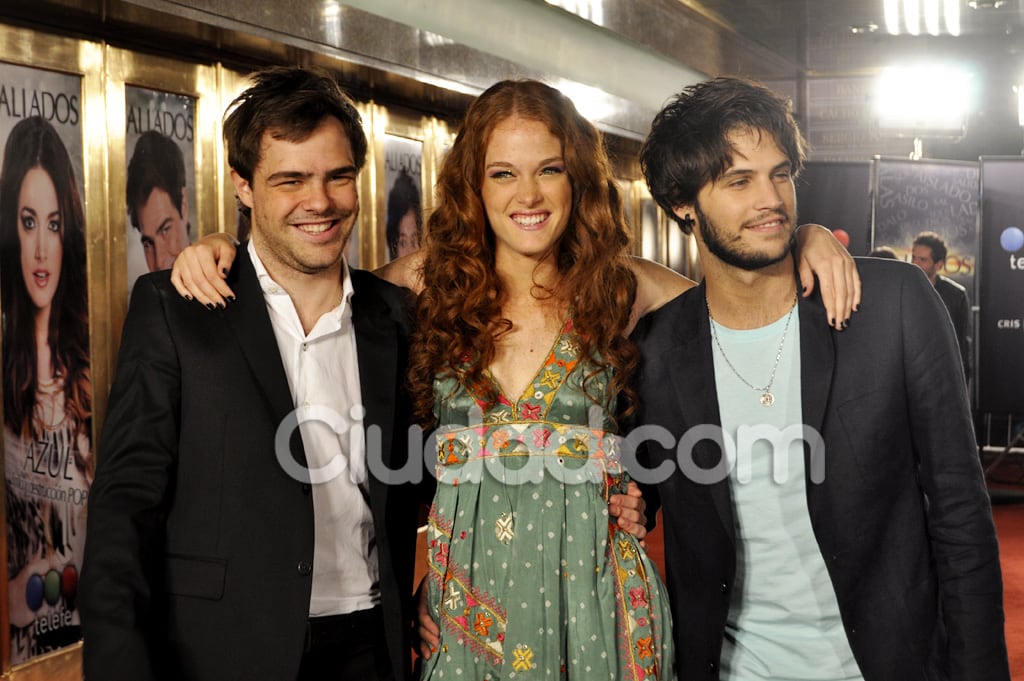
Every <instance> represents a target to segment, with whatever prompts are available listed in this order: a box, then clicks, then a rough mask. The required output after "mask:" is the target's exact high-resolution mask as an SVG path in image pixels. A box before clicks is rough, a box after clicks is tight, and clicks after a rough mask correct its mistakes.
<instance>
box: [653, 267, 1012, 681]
mask: <svg viewBox="0 0 1024 681" xmlns="http://www.w3.org/2000/svg"><path fill="white" fill-rule="evenodd" d="M858 267H859V268H860V273H861V277H862V279H863V285H864V287H863V304H862V305H861V311H859V312H857V313H856V314H855V315H854V316H853V319H852V321H851V323H850V326H849V328H848V329H847V330H845V331H842V332H836V331H834V330H832V329H831V328H830V327H828V326H827V324H826V322H825V311H824V307H823V305H822V304H821V301H820V299H801V300H800V303H799V306H800V360H801V376H802V378H801V390H802V408H803V419H804V423H805V425H807V426H810V427H813V428H814V429H815V430H816V431H817V432H818V433H820V434H821V436H822V438H823V444H824V447H823V449H821V450H819V454H821V455H822V456H823V459H819V463H820V462H821V461H823V462H824V466H825V468H824V480H823V481H822V482H821V483H820V484H815V483H812V482H810V481H808V482H807V511H808V514H809V516H810V520H811V525H812V527H813V530H814V536H815V538H816V540H817V543H818V546H819V547H820V549H821V555H822V557H823V558H824V560H825V564H826V567H827V569H828V573H829V576H830V578H831V581H832V585H833V587H834V589H835V593H836V598H837V600H838V603H839V609H840V613H841V616H842V621H843V625H844V627H845V629H846V634H847V637H848V639H849V642H850V646H851V648H852V650H853V653H854V656H855V657H856V659H857V662H858V664H859V665H860V668H861V671H862V673H863V675H864V678H865V679H866V681H881V680H891V681H907V680H909V679H915V680H916V679H932V680H934V679H952V680H956V681H966V680H968V679H974V680H977V681H1000V680H1006V679H1009V672H1008V670H1007V658H1006V645H1005V641H1004V637H1003V610H1002V581H1001V575H1000V567H999V556H998V549H997V545H996V537H995V529H994V526H993V523H992V518H991V510H990V507H989V502H988V497H987V494H986V489H985V482H984V479H983V476H982V472H981V467H980V464H979V461H978V451H977V446H976V444H975V441H974V435H973V430H972V426H971V418H970V412H969V409H968V405H967V401H966V391H964V389H963V386H962V385H961V384H959V382H958V381H950V380H949V374H950V373H951V372H955V371H957V367H958V366H959V353H958V351H957V347H956V341H955V339H954V338H953V333H952V327H951V326H950V324H948V323H946V322H945V318H946V311H945V310H944V309H943V307H942V302H941V301H940V300H939V297H938V296H937V295H935V292H934V291H932V290H931V286H930V285H929V282H928V280H927V278H926V277H925V276H924V275H923V273H922V272H921V271H920V270H918V269H917V268H915V267H913V266H912V265H908V264H906V263H899V262H891V261H883V260H877V259H871V258H868V259H860V260H858ZM634 338H635V339H636V340H637V342H638V343H639V346H640V350H641V355H642V358H643V365H642V369H641V374H640V377H639V383H638V397H639V413H638V419H639V422H640V423H641V424H645V425H647V426H660V427H661V429H664V431H667V433H670V434H671V437H670V438H665V439H663V440H662V441H661V442H657V441H654V440H650V441H648V442H647V443H646V454H643V453H642V454H641V460H640V463H641V464H643V465H644V467H646V468H648V469H649V468H653V467H654V466H658V465H669V466H670V467H671V469H672V470H673V471H674V472H673V473H672V474H671V475H670V476H668V477H665V476H664V475H662V476H660V478H659V480H660V484H658V485H657V486H656V487H651V486H645V489H644V495H645V497H646V498H647V501H648V511H647V513H648V516H649V517H654V513H653V510H654V509H656V508H657V507H658V504H659V501H660V503H661V505H662V510H663V523H664V531H665V545H666V546H665V560H666V564H667V569H666V571H667V573H668V587H669V593H670V597H671V602H672V610H673V616H674V631H675V642H676V654H677V656H678V657H677V667H678V671H679V677H680V678H682V679H706V678H718V665H719V662H720V657H721V649H722V638H723V633H724V628H725V622H726V616H727V613H728V606H729V599H730V591H731V589H732V585H733V581H734V577H735V574H736V548H735V526H734V523H735V519H734V514H733V502H732V494H731V488H730V484H731V483H730V482H729V479H728V477H726V478H725V479H724V480H720V481H719V482H716V483H714V484H701V483H699V482H696V481H694V480H693V479H691V478H692V477H693V476H690V477H688V476H687V475H684V474H683V473H681V472H680V468H679V466H678V465H677V464H676V463H675V462H676V460H677V459H676V455H677V450H676V443H678V442H679V441H680V440H681V438H682V437H683V435H684V434H685V433H686V432H687V431H689V430H690V429H691V428H693V427H694V426H697V425H701V424H710V425H712V426H720V424H721V418H720V412H719V405H718V400H717V395H716V391H715V375H714V364H713V360H712V350H711V336H710V327H709V323H708V315H707V311H706V308H705V304H704V286H703V285H702V286H700V287H696V288H694V289H692V290H691V291H689V292H687V293H684V294H683V295H682V296H680V297H679V298H677V299H675V300H674V301H672V302H670V303H668V304H667V305H666V306H664V307H663V308H661V309H660V310H658V311H657V312H655V313H653V314H651V315H649V316H647V317H646V318H644V319H642V320H641V322H640V324H639V325H638V327H637V330H636V332H635V334H634ZM695 432H696V431H691V435H693V434H695ZM647 436H651V433H650V432H648V433H647ZM683 450H684V455H686V456H689V455H690V450H689V449H687V448H686V447H684V448H683ZM720 457H721V454H720V450H719V448H718V446H717V445H716V444H714V443H713V442H712V441H711V440H708V439H702V440H699V441H697V442H696V444H695V445H694V446H693V449H692V459H693V461H692V462H693V463H694V464H696V465H697V466H699V467H701V468H703V469H710V468H712V467H714V466H715V465H716V464H718V462H719V459H720ZM805 457H806V458H807V461H806V463H807V470H808V475H810V472H811V470H812V467H813V462H812V460H811V452H810V450H809V448H808V447H806V446H805ZM633 473H634V477H637V478H640V477H644V478H645V479H647V480H651V479H652V477H651V472H650V471H644V470H640V469H638V470H635V471H633Z"/></svg>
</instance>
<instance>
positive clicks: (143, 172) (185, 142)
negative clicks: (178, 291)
mask: <svg viewBox="0 0 1024 681" xmlns="http://www.w3.org/2000/svg"><path fill="white" fill-rule="evenodd" d="M195 110H196V102H195V99H194V98H192V97H188V96H185V95H176V94H170V93H167V92H160V91H158V90H149V89H146V88H140V87H133V86H126V87H125V119H126V123H127V125H126V129H125V155H126V158H125V168H126V172H125V177H126V182H125V203H126V209H127V211H128V220H127V228H126V229H127V236H126V241H125V243H126V248H125V251H126V253H127V260H128V262H127V267H128V270H127V271H128V294H129V296H130V295H131V290H132V287H133V286H134V285H135V280H136V279H137V278H138V277H139V276H141V275H143V274H145V273H147V272H156V271H158V270H167V269H170V268H171V266H172V265H173V264H174V259H175V258H177V257H178V253H181V251H182V250H184V249H185V247H186V246H188V245H189V243H190V242H191V241H192V239H193V238H194V237H195V229H194V228H193V227H192V225H193V224H194V223H195V216H196V212H195V208H196V190H195V175H196V173H195V132H194V128H195Z"/></svg>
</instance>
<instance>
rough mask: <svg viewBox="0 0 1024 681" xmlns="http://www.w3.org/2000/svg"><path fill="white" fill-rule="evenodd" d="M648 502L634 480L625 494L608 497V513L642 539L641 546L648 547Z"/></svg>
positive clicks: (630, 532) (624, 528)
mask: <svg viewBox="0 0 1024 681" xmlns="http://www.w3.org/2000/svg"><path fill="white" fill-rule="evenodd" d="M646 508H647V502H646V501H644V498H643V496H642V495H641V494H640V488H639V487H638V486H637V484H636V483H635V482H633V481H632V480H630V481H629V483H628V484H627V485H626V493H625V494H613V495H611V497H610V498H609V499H608V514H609V515H610V516H612V517H613V518H616V522H617V523H618V525H619V527H621V528H622V529H623V530H625V531H626V532H628V533H629V534H631V535H633V536H634V537H636V538H637V539H639V540H640V546H642V547H643V548H647V546H646V544H645V543H644V537H646V536H647V516H646V515H644V510H646Z"/></svg>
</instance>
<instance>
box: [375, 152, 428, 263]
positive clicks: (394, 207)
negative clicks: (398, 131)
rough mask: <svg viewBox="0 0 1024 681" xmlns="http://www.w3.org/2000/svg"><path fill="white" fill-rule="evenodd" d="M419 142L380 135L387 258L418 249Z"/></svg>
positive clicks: (420, 216) (420, 220)
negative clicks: (385, 204) (382, 140)
mask: <svg viewBox="0 0 1024 681" xmlns="http://www.w3.org/2000/svg"><path fill="white" fill-rule="evenodd" d="M422 165H423V142H420V141H418V140H411V139H407V138H405V137H397V136H395V135H385V136H384V191H385V193H386V194H385V195H386V197H387V199H386V201H387V213H386V215H385V220H384V236H385V241H386V243H387V260H389V261H390V260H394V259H396V258H400V257H402V256H403V255H409V254H410V253H414V252H416V251H417V250H419V247H420V240H421V239H422V234H423V201H422V196H423V187H422V185H423V179H422V178H423V174H422V170H421V168H422Z"/></svg>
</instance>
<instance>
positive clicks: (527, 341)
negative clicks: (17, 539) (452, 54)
mask: <svg viewBox="0 0 1024 681" xmlns="http://www.w3.org/2000/svg"><path fill="white" fill-rule="evenodd" d="M437 192H438V204H437V205H438V207H437V210H435V211H434V213H433V214H432V215H431V216H430V219H429V222H428V227H427V239H426V244H425V250H424V255H423V259H422V281H423V284H424V286H423V290H422V292H421V294H420V296H419V298H418V305H417V318H416V323H417V327H416V328H417V329H418V331H417V332H416V334H415V335H414V337H413V345H412V349H411V373H410V375H411V390H412V395H413V396H414V399H415V400H416V401H417V407H418V409H419V412H420V413H419V415H420V417H421V419H422V420H424V421H428V422H431V423H433V424H434V425H435V426H436V428H437V431H436V438H435V439H436V443H437V454H438V460H437V470H438V486H437V493H436V495H435V498H434V503H433V505H432V507H431V510H430V515H429V524H428V535H427V544H428V577H427V579H428V597H427V603H428V610H429V612H430V614H431V616H432V618H433V619H434V620H435V621H436V622H437V624H438V626H439V629H440V641H439V645H437V646H436V647H435V650H434V652H433V653H432V654H431V655H430V658H429V659H428V660H427V661H426V663H425V665H424V672H423V678H424V679H454V678H463V679H513V678H525V679H534V678H537V679H540V678H544V679H558V678H578V679H588V680H589V679H609V680H611V681H614V680H616V679H658V678H666V679H667V678H673V677H674V675H673V674H672V668H673V656H672V650H671V629H670V626H671V620H670V615H669V612H668V599H667V597H666V596H665V594H664V586H663V585H662V582H661V580H660V578H659V577H658V573H657V570H656V568H655V567H654V565H653V564H652V563H651V562H650V560H649V559H648V557H647V555H646V553H645V552H644V551H643V549H642V548H641V547H640V545H639V543H638V540H637V539H636V538H634V537H632V536H631V535H629V534H627V533H626V532H624V531H623V530H622V529H620V528H619V526H618V525H617V524H616V523H614V522H610V521H609V516H608V498H609V495H610V494H612V493H615V492H622V491H624V489H625V485H626V482H627V478H626V475H625V473H624V472H623V470H622V467H621V465H620V461H619V452H618V444H617V441H616V439H615V438H614V436H613V433H614V430H615V424H616V416H617V414H616V404H617V397H618V395H619V394H620V393H628V388H627V387H626V386H627V380H628V377H629V374H630V371H631V369H632V368H633V367H634V366H635V364H636V352H635V350H634V348H633V346H632V345H631V343H630V342H629V341H628V339H627V338H626V331H627V329H628V327H629V325H630V319H631V315H632V314H633V311H634V309H635V307H636V304H637V282H638V278H639V277H638V273H636V272H635V270H636V269H642V270H644V272H645V274H646V275H647V276H648V277H659V278H660V279H661V280H662V281H661V286H660V287H659V289H660V291H659V293H660V294H662V295H665V296H667V298H671V297H672V296H673V295H675V294H676V293H678V292H680V291H682V290H684V288H685V287H686V286H687V284H688V282H687V281H686V280H684V279H682V278H681V277H678V276H677V275H674V274H671V273H669V272H667V271H658V270H660V269H661V268H657V266H654V265H653V264H650V263H646V261H644V262H639V261H633V260H632V259H631V258H630V257H629V255H628V248H629V244H630V238H629V231H628V229H627V227H626V223H625V220H624V218H623V213H622V208H621V202H620V198H619V193H618V191H617V189H616V187H615V184H614V182H613V180H612V179H611V169H610V166H609V163H608V159H607V156H606V154H605V152H604V147H603V144H602V141H601V137H600V134H599V133H598V132H597V130H596V129H595V128H594V127H593V126H592V125H591V124H590V123H588V122H587V121H586V120H585V119H584V118H583V117H582V116H580V115H579V113H577V111H576V109H575V108H574V107H573V105H572V103H571V102H570V101H569V99H568V98H567V97H565V96H564V95H562V94H561V93H560V92H558V91H557V90H555V89H553V88H550V87H548V86H546V85H543V84H541V83H538V82H535V81H503V82H501V83H498V84H496V85H494V86H493V87H491V88H490V89H488V90H487V91H486V92H485V93H484V94H482V95H481V96H480V97H479V98H478V99H477V100H476V101H475V102H474V104H473V105H472V106H471V107H470V109H469V111H468V113H467V115H466V119H465V122H464V124H463V126H462V128H461V130H460V132H459V135H458V137H457V139H456V141H455V143H454V145H453V146H452V148H451V150H450V151H449V152H448V155H447V157H446V159H445V162H444V165H443V167H442V169H441V173H440V178H439V183H438V187H437Z"/></svg>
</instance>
